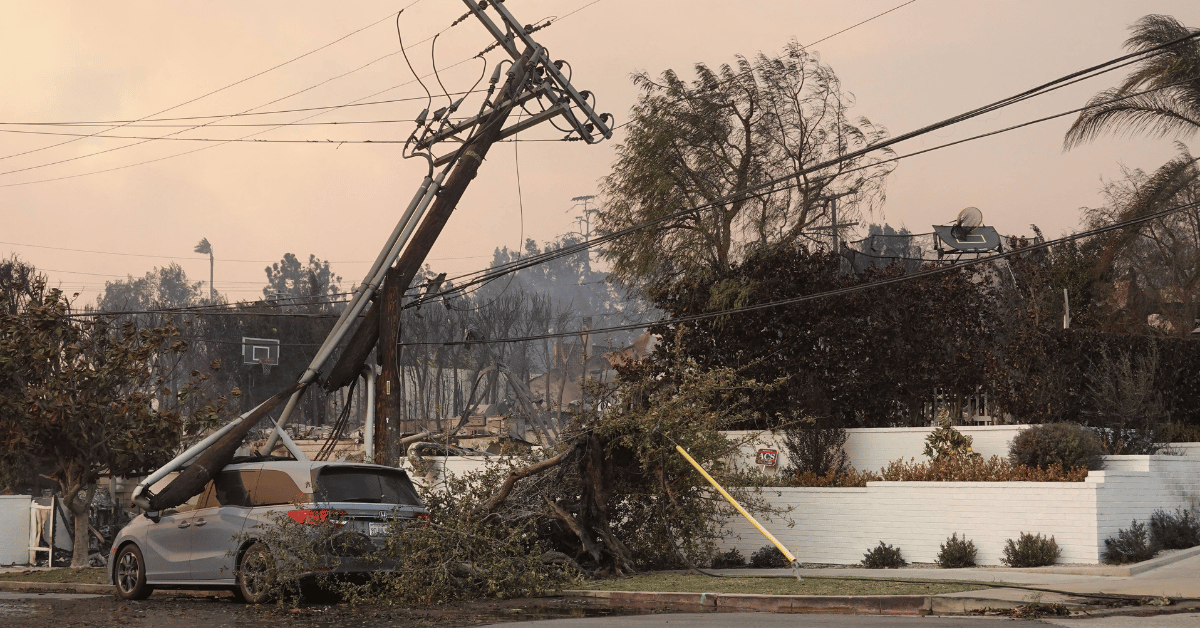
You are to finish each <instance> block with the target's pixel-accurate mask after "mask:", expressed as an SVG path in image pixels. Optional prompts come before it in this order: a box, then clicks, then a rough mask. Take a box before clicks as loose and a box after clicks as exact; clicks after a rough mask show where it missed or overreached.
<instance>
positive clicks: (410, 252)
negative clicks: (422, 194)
mask: <svg viewBox="0 0 1200 628" xmlns="http://www.w3.org/2000/svg"><path fill="white" fill-rule="evenodd" d="M532 54H533V51H532V50H526V51H525V54H523V55H522V56H521V58H520V60H519V61H518V62H517V63H515V64H513V68H512V70H510V74H509V76H508V80H507V81H506V82H505V83H504V87H503V89H501V90H500V92H499V93H498V94H497V95H496V97H495V99H494V100H493V101H492V102H493V103H494V104H496V105H499V104H500V103H505V102H506V101H507V103H508V105H507V106H503V105H501V106H499V107H498V108H495V109H492V111H491V112H490V113H489V114H487V115H486V116H484V117H483V118H482V119H481V120H480V123H479V128H478V131H477V133H476V134H475V136H474V137H473V138H470V139H468V140H467V143H466V145H465V146H464V147H463V148H462V154H461V155H460V156H459V159H458V162H457V163H456V164H455V166H454V169H453V170H452V171H451V172H450V175H449V176H448V177H447V178H446V182H445V184H443V185H442V188H441V190H439V191H438V194H437V198H436V199H435V200H434V202H433V206H432V207H430V208H429V211H428V212H427V213H426V214H425V218H424V219H423V220H422V221H421V225H420V226H419V227H417V230H416V231H415V232H414V233H413V236H412V239H411V240H409V242H408V246H406V247H405V248H404V253H403V254H401V256H400V259H399V260H398V261H397V262H396V265H395V266H394V267H392V268H391V269H390V270H389V271H388V274H387V276H386V278H385V279H384V283H383V292H382V294H380V297H379V301H378V302H376V304H375V307H372V308H371V309H372V310H378V311H379V314H378V315H376V316H375V321H376V323H375V330H374V334H372V333H371V332H372V330H370V329H367V328H366V327H367V322H369V318H368V319H367V320H364V321H363V324H362V325H360V326H359V329H358V330H356V331H355V334H354V336H353V337H352V338H351V342H350V346H348V347H347V348H346V352H345V353H346V355H347V356H351V355H363V359H365V356H366V353H363V348H364V347H363V346H362V345H355V341H359V342H366V341H369V340H373V338H371V336H372V335H374V336H375V337H376V338H378V345H377V347H376V356H378V359H379V366H380V368H381V369H382V372H381V373H380V375H379V382H378V385H377V386H378V387H377V390H378V391H379V392H378V394H377V396H376V401H375V460H376V462H378V463H380V464H395V460H396V458H397V457H398V456H399V454H400V452H398V451H395V447H394V443H395V441H396V440H397V438H396V437H398V436H399V431H400V425H399V421H400V372H399V369H397V363H398V360H397V359H396V358H397V357H398V354H399V347H398V346H397V344H398V343H399V342H400V311H401V306H402V303H401V301H402V299H403V297H404V291H405V290H406V289H407V288H408V286H409V284H411V283H412V281H413V279H414V278H415V277H416V276H417V272H419V271H420V269H421V265H422V264H424V263H425V257H426V256H427V255H429V250H430V249H432V248H433V244H434V242H436V241H437V238H438V236H439V235H441V233H442V228H444V227H445V226H446V222H447V221H448V220H450V214H452V213H454V209H455V207H457V206H458V201H459V200H460V199H461V198H462V195H463V193H464V192H466V191H467V186H468V185H469V184H470V183H471V181H472V180H473V179H474V178H475V175H476V174H477V173H478V172H479V166H480V165H481V164H482V163H483V159H484V157H486V156H487V153H488V150H489V149H490V148H491V147H492V144H494V143H495V142H496V140H497V139H498V138H499V137H500V131H501V130H502V128H503V127H504V121H505V120H506V119H508V114H509V113H510V112H511V111H512V109H513V103H514V102H515V100H516V97H517V96H518V95H519V94H520V93H521V90H522V87H523V85H524V83H525V75H526V72H527V70H528V65H529V59H530V56H531V55H532ZM369 351H370V349H369V345H367V352H369ZM360 364H361V362H360ZM339 365H340V362H339ZM330 380H331V382H332V381H333V373H332V372H331V374H330Z"/></svg>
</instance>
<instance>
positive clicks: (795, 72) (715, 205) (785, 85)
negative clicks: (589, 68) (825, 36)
mask: <svg viewBox="0 0 1200 628" xmlns="http://www.w3.org/2000/svg"><path fill="white" fill-rule="evenodd" d="M695 71H696V78H695V79H694V80H693V81H692V82H691V83H688V82H686V81H684V80H683V79H682V78H680V76H679V75H678V74H676V73H675V72H674V71H672V70H668V71H666V72H664V73H663V75H662V77H661V78H660V79H658V80H655V79H652V78H651V77H650V76H649V75H647V74H645V73H641V74H637V75H635V76H634V77H633V81H634V83H635V84H636V85H637V86H638V87H639V88H640V89H641V96H640V97H639V99H638V102H637V104H636V105H635V106H634V108H633V111H632V112H631V116H630V122H629V126H628V132H627V136H626V140H625V142H624V143H622V144H620V145H619V146H618V147H617V155H618V157H617V161H616V163H615V164H614V165H613V171H612V174H610V175H609V176H608V177H607V178H606V179H605V181H604V184H603V190H602V191H603V195H604V208H603V210H602V211H601V213H600V215H599V225H598V228H599V231H600V232H602V233H614V232H618V231H621V230H622V229H625V228H627V227H631V226H634V225H638V224H641V223H643V222H653V224H652V225H651V226H648V227H646V228H643V229H639V230H636V231H634V232H632V233H630V234H628V235H626V236H624V237H622V238H620V239H619V240H616V241H614V242H613V243H612V244H611V245H609V248H608V249H607V251H606V256H607V258H608V259H609V260H610V261H611V262H612V263H613V273H614V274H615V276H616V277H617V278H618V279H619V280H621V281H622V282H625V283H628V284H631V285H637V284H640V283H643V282H650V281H655V280H661V279H663V278H670V277H675V276H678V275H680V274H682V273H687V272H692V271H696V270H705V271H709V272H722V271H724V270H727V269H728V268H729V267H730V266H731V265H732V264H733V263H735V262H737V261H738V260H740V259H743V258H744V257H745V256H746V255H747V254H748V253H749V252H750V251H753V250H756V249H760V248H765V247H770V246H777V245H778V246H790V245H796V244H799V243H802V242H805V241H806V240H810V239H812V238H813V237H814V236H813V235H812V233H811V232H810V231H809V230H810V229H811V228H812V227H815V226H822V225H824V226H828V225H829V219H830V215H829V200H830V199H832V198H835V197H836V198H837V199H838V200H837V204H838V211H839V216H838V220H839V221H842V220H844V219H852V218H853V217H855V216H857V215H859V214H861V213H862V212H869V211H872V210H874V209H875V208H877V207H879V206H880V204H881V203H882V202H883V200H884V189H885V181H886V178H887V175H888V173H890V172H891V171H892V169H893V168H894V166H893V165H892V164H890V163H883V160H884V159H887V158H888V157H890V156H891V154H892V153H891V152H890V151H887V150H881V151H878V152H875V153H872V154H870V155H867V156H860V157H857V158H854V159H846V160H842V161H838V162H837V163H836V164H834V165H831V166H829V167H826V168H824V169H821V170H819V171H815V172H811V173H803V174H802V173H800V171H802V170H804V169H806V168H809V167H811V166H814V165H816V164H819V163H823V162H825V161H828V160H833V159H837V158H839V157H842V156H844V155H846V154H848V153H850V152H852V151H854V150H857V149H860V148H863V147H865V146H868V145H870V144H874V143H876V142H878V141H880V140H882V139H884V138H886V137H887V136H888V135H887V130H886V129H884V128H883V127H882V126H878V125H875V124H873V123H871V122H870V121H869V120H867V119H866V118H862V117H860V118H857V119H853V120H852V119H851V118H850V114H849V110H850V108H851V106H852V105H853V103H854V99H853V96H852V95H851V94H849V93H848V92H845V91H843V90H842V86H841V83H840V82H839V81H838V79H837V76H836V75H835V74H834V72H833V70H832V69H831V68H830V67H829V66H828V65H825V64H823V63H821V61H820V59H819V57H817V56H816V55H815V54H812V53H809V52H807V51H805V50H804V48H803V47H802V46H800V44H798V43H797V42H795V41H792V42H790V43H789V44H788V45H787V46H785V48H784V51H783V53H782V54H781V55H779V56H776V57H768V56H767V55H765V54H762V53H759V54H758V55H757V56H756V57H754V59H753V60H750V59H747V58H746V57H741V56H739V57H737V58H736V60H735V62H734V63H733V64H732V65H721V66H720V67H719V68H716V69H713V68H710V67H708V66H707V65H705V64H703V63H700V64H697V65H696V66H695ZM710 204H711V206H710ZM701 206H704V207H705V209H703V210H700V211H696V212H692V213H686V214H682V215H677V214H679V212H683V211H685V210H691V209H695V208H697V207H701ZM826 233H827V232H826Z"/></svg>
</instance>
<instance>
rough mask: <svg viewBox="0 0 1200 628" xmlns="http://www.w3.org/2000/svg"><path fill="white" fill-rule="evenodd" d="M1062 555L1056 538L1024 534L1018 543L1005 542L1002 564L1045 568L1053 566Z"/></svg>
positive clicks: (1010, 540)
mask: <svg viewBox="0 0 1200 628" xmlns="http://www.w3.org/2000/svg"><path fill="white" fill-rule="evenodd" d="M1061 555H1062V550H1061V549H1059V547H1058V543H1057V542H1056V541H1055V540H1054V537H1053V536H1052V537H1050V538H1048V539H1047V538H1046V537H1044V536H1042V535H1041V534H1037V535H1034V534H1030V533H1028V532H1022V533H1021V535H1020V536H1019V537H1017V540H1016V541H1013V540H1012V539H1008V540H1007V541H1005V542H1004V556H1002V557H1001V558H1000V562H1002V563H1004V564H1005V565H1008V566H1009V567H1044V566H1046V565H1053V564H1054V561H1056V560H1058V557H1059V556H1061Z"/></svg>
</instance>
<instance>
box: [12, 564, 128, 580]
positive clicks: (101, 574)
mask: <svg viewBox="0 0 1200 628" xmlns="http://www.w3.org/2000/svg"><path fill="white" fill-rule="evenodd" d="M0 581H4V582H53V583H56V584H108V570H106V569H104V568H103V567H85V568H83V569H71V568H65V569H29V570H26V571H8V572H4V573H0Z"/></svg>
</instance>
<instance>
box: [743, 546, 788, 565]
mask: <svg viewBox="0 0 1200 628" xmlns="http://www.w3.org/2000/svg"><path fill="white" fill-rule="evenodd" d="M750 566H751V567H756V568H758V569H784V568H786V567H791V565H789V564H788V559H787V557H786V556H784V555H783V552H780V551H779V548H778V547H775V546H774V545H770V544H767V545H764V546H762V547H760V548H758V550H757V551H755V552H754V553H753V554H751V555H750Z"/></svg>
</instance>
